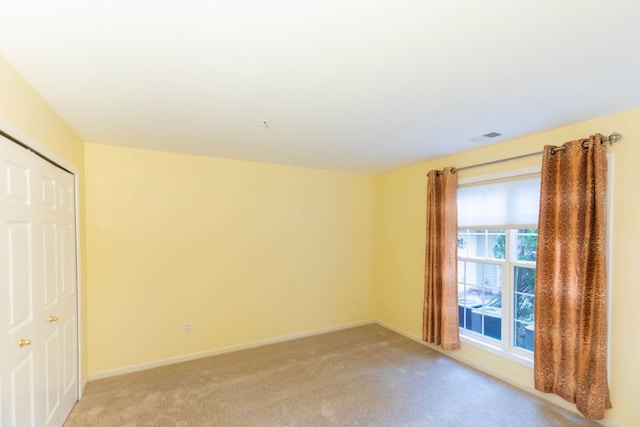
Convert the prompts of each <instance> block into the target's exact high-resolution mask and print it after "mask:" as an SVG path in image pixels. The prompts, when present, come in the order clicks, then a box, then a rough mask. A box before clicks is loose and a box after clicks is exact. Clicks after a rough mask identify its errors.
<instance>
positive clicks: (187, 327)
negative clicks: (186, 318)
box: [182, 323, 191, 334]
mask: <svg viewBox="0 0 640 427" xmlns="http://www.w3.org/2000/svg"><path fill="white" fill-rule="evenodd" d="M182 330H183V331H184V333H185V334H189V333H191V323H185V324H184V326H183V327H182Z"/></svg>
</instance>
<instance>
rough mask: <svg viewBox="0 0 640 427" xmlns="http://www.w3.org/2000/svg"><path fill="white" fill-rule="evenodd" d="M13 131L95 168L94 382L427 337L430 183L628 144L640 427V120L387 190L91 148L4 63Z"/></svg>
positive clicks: (90, 325) (620, 251) (624, 298)
mask: <svg viewBox="0 0 640 427" xmlns="http://www.w3.org/2000/svg"><path fill="white" fill-rule="evenodd" d="M0 121H1V122H4V123H7V124H9V125H10V127H11V128H13V129H18V130H19V131H20V132H21V133H22V134H25V135H28V136H29V137H30V138H31V139H33V140H35V141H37V142H38V143H39V144H41V145H42V146H44V147H46V148H47V149H48V150H50V151H51V152H53V153H55V154H56V155H57V156H59V157H61V158H62V159H64V160H65V161H67V162H69V163H70V164H72V165H73V166H74V167H75V168H76V169H77V170H78V171H80V220H81V224H80V226H81V230H80V242H81V249H83V248H85V247H86V255H85V251H81V256H82V258H81V259H82V260H85V262H84V263H83V265H82V266H81V268H82V271H83V277H82V281H81V283H82V284H83V287H82V289H81V292H82V296H83V300H82V306H81V309H82V313H83V320H82V324H83V330H82V333H83V334H82V343H83V346H82V349H81V350H82V355H83V376H84V377H86V374H87V372H90V373H98V372H101V371H104V370H108V369H111V368H120V367H124V366H129V365H132V364H136V363H144V362H150V361H155V360H158V359H164V358H170V357H174V356H180V355H186V354H190V353H195V352H199V351H208V350H212V349H216V348H222V347H226V346H231V345H234V344H242V343H246V342H250V341H255V340H261V339H269V338H274V337H278V336H283V335H288V334H293V333H297V332H303V331H309V330H313V329H318V328H323V327H328V326H334V325H343V324H347V323H349V322H354V321H359V320H365V319H370V318H376V319H379V320H381V321H382V322H384V323H386V324H388V325H390V326H392V327H394V328H397V329H399V330H402V331H405V332H407V333H408V334H410V335H413V336H420V334H421V331H420V325H421V315H422V293H423V268H424V259H423V257H424V233H425V223H424V216H425V196H424V190H425V184H426V179H425V175H426V172H427V171H428V170H430V169H433V168H441V167H444V166H448V165H453V166H458V167H461V166H464V165H467V164H472V163H478V162H483V161H490V160H495V159H497V158H502V157H509V156H513V155H518V154H522V153H528V152H532V151H539V150H540V149H541V147H542V146H543V145H544V144H546V143H550V144H559V143H562V142H564V141H567V140H571V139H575V138H578V137H582V136H586V135H589V134H592V133H595V132H602V133H604V134H608V133H610V132H614V131H618V132H620V133H622V135H623V138H624V139H623V140H622V141H621V142H619V143H618V144H616V145H615V146H613V147H610V148H609V152H610V153H614V154H615V160H614V162H615V172H614V186H615V189H614V194H613V203H614V214H613V218H612V220H613V224H614V228H613V235H612V239H613V250H612V253H611V259H612V264H613V268H612V281H611V287H612V295H613V297H612V301H611V317H612V324H611V331H612V334H611V360H610V361H611V371H610V386H611V393H612V401H613V405H614V409H612V410H610V411H608V412H607V418H606V420H607V422H609V423H611V424H612V425H613V424H615V423H619V424H622V425H635V424H636V423H637V421H638V420H640V406H639V405H637V404H636V400H637V394H638V391H639V390H638V384H640V364H638V363H636V360H637V355H638V353H639V352H640V343H639V341H638V340H637V339H636V337H637V335H638V334H637V330H636V328H637V327H638V325H640V310H638V307H639V306H640V298H639V297H638V296H639V295H640V293H639V292H638V291H637V283H636V282H637V280H638V278H639V277H640V262H638V261H637V255H636V254H637V249H636V247H637V242H638V241H640V221H638V218H640V197H637V195H636V192H637V190H636V185H637V183H638V182H640V167H638V165H637V164H636V162H637V161H638V159H640V142H639V141H640V110H633V111H628V112H625V113H621V114H617V115H613V116H608V117H603V118H599V119H596V120H591V121H588V122H584V123H578V124H575V125H571V126H567V127H564V128H560V129H555V130H552V131H548V132H543V133H540V134H536V135H533V136H530V137H527V138H520V139H517V140H514V141H509V142H505V143H501V144H496V145H494V146H490V147H485V148H480V149H477V150H473V151H469V152H465V153H460V154H457V155H454V156H450V157H447V158H443V159H438V160H434V161H430V162H425V163H422V164H418V165H415V166H411V167H406V168H401V169H398V170H395V171H392V172H389V173H384V174H380V175H377V176H375V177H372V176H367V175H359V174H349V173H338V172H328V171H319V170H310V169H302V168H293V167H286V166H275V165H264V164H256V163H248V162H239V161H231V160H221V159H214V158H205V157H194V156H186V155H178V154H168V153H159V152H151V151H141V150H132V149H126V148H114V147H106V146H99V145H91V144H83V142H82V141H81V139H80V138H79V137H78V136H77V135H76V134H75V133H74V131H73V130H72V129H70V128H69V127H68V126H67V125H66V124H65V123H64V121H62V120H61V118H60V117H59V116H58V115H57V114H56V113H55V112H54V111H53V110H52V109H51V108H50V107H49V106H48V105H47V103H46V102H45V101H44V100H43V99H42V98H41V97H40V96H39V95H38V94H37V93H36V92H35V91H34V90H33V89H32V88H31V86H30V85H28V84H27V83H26V82H25V81H24V80H23V79H22V78H21V77H20V75H19V74H18V73H16V72H15V70H14V69H13V68H12V67H11V66H10V65H8V64H7V62H6V61H5V60H4V59H3V58H2V57H0ZM534 164H536V159H526V160H521V161H518V162H512V163H503V164H500V165H495V166H491V167H485V168H481V169H473V170H469V171H464V172H462V173H461V178H465V177H470V176H477V175H483V174H486V173H493V172H498V171H502V170H508V169H514V168H519V167H524V166H531V165H534ZM85 170H86V171H87V174H86V180H85ZM85 181H86V189H87V191H86V193H85ZM85 194H86V197H85ZM85 200H86V204H87V209H86V212H87V215H86V216H85ZM85 218H86V220H85ZM85 225H86V232H85ZM85 236H86V242H87V244H86V245H85V243H84V242H85ZM374 247H375V253H374ZM374 261H375V262H374ZM85 265H86V266H87V268H86V269H85V268H84V266H85ZM85 272H86V273H85ZM374 279H375V281H374ZM372 284H373V286H372ZM358 298H361V299H362V305H361V306H358V305H357V304H356V301H357V299H358ZM187 321H188V322H191V324H192V328H193V330H192V332H191V334H189V335H184V334H183V333H182V329H181V328H182V324H183V323H184V322H187ZM87 333H88V334H87ZM454 355H455V357H458V358H460V359H463V360H465V361H467V362H469V363H471V364H474V365H475V366H479V367H481V368H482V369H484V370H485V371H488V372H491V373H493V374H495V375H497V376H500V377H502V378H505V379H508V380H509V381H511V382H513V383H515V384H518V385H520V386H521V387H524V388H527V387H530V384H531V383H532V373H531V370H530V369H529V368H527V367H524V366H522V365H518V364H515V363H511V362H508V361H505V360H504V359H501V358H498V357H496V356H493V355H491V354H488V353H486V352H484V351H481V350H478V349H476V348H474V347H471V346H469V345H464V344H463V347H462V349H461V350H460V351H459V352H457V353H454ZM87 356H88V357H87ZM87 363H88V365H87ZM551 400H553V401H555V402H557V403H560V404H562V401H560V400H559V399H556V400H554V399H553V398H551ZM565 406H566V405H565Z"/></svg>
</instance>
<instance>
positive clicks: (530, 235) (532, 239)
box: [516, 228, 538, 261]
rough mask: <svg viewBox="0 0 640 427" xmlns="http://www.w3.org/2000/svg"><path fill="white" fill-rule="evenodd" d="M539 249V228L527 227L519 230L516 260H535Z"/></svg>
mask: <svg viewBox="0 0 640 427" xmlns="http://www.w3.org/2000/svg"><path fill="white" fill-rule="evenodd" d="M537 249H538V230H537V229H535V228H527V229H520V230H518V246H517V248H516V260H518V261H535V260H536V250H537Z"/></svg>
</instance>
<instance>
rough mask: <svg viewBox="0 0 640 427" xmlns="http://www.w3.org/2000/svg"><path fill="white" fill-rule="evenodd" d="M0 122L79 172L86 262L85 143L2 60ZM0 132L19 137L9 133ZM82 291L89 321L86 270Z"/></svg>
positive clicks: (84, 341)
mask: <svg viewBox="0 0 640 427" xmlns="http://www.w3.org/2000/svg"><path fill="white" fill-rule="evenodd" d="M0 120H1V121H2V122H4V123H5V124H8V125H9V126H10V127H11V130H13V131H18V132H20V134H21V135H26V136H27V137H28V138H29V139H30V140H33V141H35V142H36V143H38V144H39V145H41V146H43V147H45V148H46V149H47V150H49V151H51V152H52V153H53V154H55V155H56V156H58V157H59V158H61V159H63V160H64V161H66V162H68V163H69V164H71V165H72V166H73V167H75V168H76V169H77V171H78V172H79V182H80V188H79V195H80V198H79V205H80V236H79V240H80V256H81V258H80V260H81V262H82V260H83V259H84V255H83V251H82V250H83V248H84V246H85V244H84V241H85V239H84V237H85V233H84V224H85V210H84V194H85V192H84V143H83V142H82V140H81V139H80V137H79V136H78V135H77V134H76V133H75V132H74V131H73V130H72V129H71V128H70V127H69V126H68V125H67V124H66V123H65V122H64V121H63V120H62V119H61V118H60V116H58V114H56V113H55V112H54V111H53V110H52V109H51V107H50V106H49V105H48V104H47V103H46V102H45V101H44V100H43V99H42V97H41V96H40V95H39V94H38V93H37V92H36V91H35V90H33V88H32V87H31V86H30V85H29V84H28V83H27V82H26V81H25V80H24V79H23V78H22V77H21V76H20V75H19V74H18V73H17V72H16V71H15V70H14V69H13V68H12V67H11V66H10V65H9V64H8V63H7V62H6V60H5V59H4V58H3V57H2V56H0ZM0 129H2V130H3V131H5V132H7V133H8V134H10V135H11V134H12V133H13V135H12V136H16V137H17V136H18V135H16V134H15V133H14V132H11V131H9V129H6V128H2V126H0ZM81 272H82V274H83V277H81V280H80V283H81V285H82V288H81V289H80V295H81V298H82V301H81V304H82V306H81V313H82V316H83V322H82V323H83V324H86V322H84V319H86V314H87V310H86V299H85V298H84V297H85V296H86V283H87V281H86V280H84V278H85V275H84V268H83V266H81ZM81 338H82V340H81V341H82V348H81V352H82V372H83V375H82V376H83V377H86V373H87V358H86V354H87V329H86V328H83V329H82V336H81Z"/></svg>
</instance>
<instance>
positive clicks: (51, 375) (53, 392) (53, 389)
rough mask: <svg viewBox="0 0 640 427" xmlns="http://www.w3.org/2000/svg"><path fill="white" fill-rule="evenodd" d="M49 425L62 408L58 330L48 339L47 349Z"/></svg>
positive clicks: (46, 387) (46, 376)
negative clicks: (59, 408)
mask: <svg viewBox="0 0 640 427" xmlns="http://www.w3.org/2000/svg"><path fill="white" fill-rule="evenodd" d="M44 358H45V366H46V375H45V378H46V381H47V383H46V385H45V390H46V403H47V412H46V414H47V423H49V422H50V421H51V418H52V417H53V415H55V411H56V410H57V409H58V407H59V406H60V369H59V366H60V334H59V333H58V330H57V329H54V331H53V333H52V334H51V335H49V337H48V338H47V343H46V347H45V353H44Z"/></svg>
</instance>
